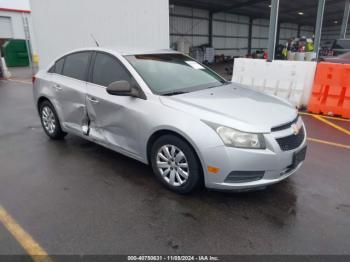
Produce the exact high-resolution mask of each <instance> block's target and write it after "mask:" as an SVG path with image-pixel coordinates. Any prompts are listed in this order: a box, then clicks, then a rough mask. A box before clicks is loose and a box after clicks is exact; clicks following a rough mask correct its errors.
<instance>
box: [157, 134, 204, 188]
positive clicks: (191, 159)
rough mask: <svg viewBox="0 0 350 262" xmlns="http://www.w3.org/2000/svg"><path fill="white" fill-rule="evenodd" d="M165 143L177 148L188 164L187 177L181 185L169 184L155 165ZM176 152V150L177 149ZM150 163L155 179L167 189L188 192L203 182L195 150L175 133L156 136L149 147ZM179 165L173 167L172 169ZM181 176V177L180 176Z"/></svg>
mask: <svg viewBox="0 0 350 262" xmlns="http://www.w3.org/2000/svg"><path fill="white" fill-rule="evenodd" d="M166 145H173V146H175V147H176V148H177V149H179V150H181V151H182V153H183V154H184V155H185V158H186V159H185V161H186V162H187V164H188V169H187V171H188V177H187V180H186V181H185V182H184V184H182V185H177V186H175V185H171V184H170V183H169V182H167V181H166V179H165V178H164V177H163V176H162V174H161V171H160V170H159V168H158V166H157V155H158V152H159V150H160V149H161V148H162V147H163V146H166ZM177 152H178V151H177ZM151 164H152V169H153V172H154V174H155V175H156V177H157V179H158V180H159V181H160V182H161V183H162V184H163V185H164V186H165V187H167V188H168V189H170V190H172V191H174V192H176V193H180V194H189V193H191V192H193V191H195V189H198V188H199V187H200V186H201V185H202V182H203V175H202V169H201V165H200V163H199V160H198V157H197V154H196V152H195V151H194V150H193V149H192V147H191V146H190V145H189V144H188V143H187V142H186V141H185V140H183V139H181V138H180V137H177V136H175V135H164V136H162V137H160V138H158V139H157V140H156V141H155V142H154V144H153V145H152V148H151ZM175 168H176V169H177V168H180V167H174V169H175ZM182 178H183V177H182Z"/></svg>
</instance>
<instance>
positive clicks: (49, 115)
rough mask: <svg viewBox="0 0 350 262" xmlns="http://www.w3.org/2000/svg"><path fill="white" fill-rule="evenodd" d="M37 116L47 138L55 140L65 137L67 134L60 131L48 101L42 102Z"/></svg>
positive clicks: (54, 112)
mask: <svg viewBox="0 0 350 262" xmlns="http://www.w3.org/2000/svg"><path fill="white" fill-rule="evenodd" d="M39 114H40V119H41V125H42V126H43V128H44V131H45V133H46V134H47V135H48V137H50V138H51V139H56V140H57V139H62V138H64V137H65V136H66V135H67V133H65V132H63V131H62V129H61V125H60V121H59V119H58V117H57V113H56V110H55V108H54V107H53V105H52V104H51V103H50V102H49V101H44V102H42V103H41V104H40V107H39Z"/></svg>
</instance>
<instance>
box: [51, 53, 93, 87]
mask: <svg viewBox="0 0 350 262" xmlns="http://www.w3.org/2000/svg"><path fill="white" fill-rule="evenodd" d="M94 52H95V51H93V50H81V51H76V52H72V53H69V54H66V55H64V56H62V57H60V58H58V59H56V60H55V62H54V64H53V66H51V67H50V68H49V70H48V71H47V73H50V74H56V75H59V76H63V77H67V78H69V79H74V80H77V81H83V82H87V80H88V77H89V69H90V66H91V62H92V56H93V54H94ZM79 53H89V60H88V64H87V67H86V69H85V72H84V79H83V80H81V79H77V78H74V77H71V76H66V75H64V74H63V70H64V67H65V65H66V59H67V57H68V56H70V55H74V54H79ZM61 59H64V61H63V66H62V70H61V73H60V74H58V73H56V72H50V70H51V69H53V68H56V63H57V62H58V61H59V60H61Z"/></svg>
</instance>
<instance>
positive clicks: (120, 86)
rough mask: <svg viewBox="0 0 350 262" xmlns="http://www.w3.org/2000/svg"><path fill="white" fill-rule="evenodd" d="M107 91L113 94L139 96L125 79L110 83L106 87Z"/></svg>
mask: <svg viewBox="0 0 350 262" xmlns="http://www.w3.org/2000/svg"><path fill="white" fill-rule="evenodd" d="M107 93H108V94H110V95H114V96H133V97H139V91H138V90H137V89H135V88H133V87H131V85H130V83H129V82H128V81H125V80H121V81H115V82H112V83H110V84H109V86H108V87H107Z"/></svg>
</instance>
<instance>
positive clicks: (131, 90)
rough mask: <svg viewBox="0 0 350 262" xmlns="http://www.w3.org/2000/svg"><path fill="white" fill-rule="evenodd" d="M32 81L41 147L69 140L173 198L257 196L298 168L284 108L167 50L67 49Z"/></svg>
mask: <svg viewBox="0 0 350 262" xmlns="http://www.w3.org/2000/svg"><path fill="white" fill-rule="evenodd" d="M33 81H34V85H33V91H34V99H35V103H36V105H37V109H38V112H39V115H40V118H41V122H42V125H43V128H44V131H45V132H46V134H47V135H48V136H49V137H50V138H52V139H62V138H63V137H64V136H65V135H66V134H67V133H71V134H75V135H78V136H81V137H83V138H85V139H88V140H90V141H93V142H95V143H98V144H100V145H102V146H105V147H108V148H110V149H112V150H115V151H117V152H119V153H122V154H124V155H127V156H129V157H132V158H134V159H136V160H139V161H141V162H143V163H146V164H150V165H151V166H152V168H153V171H154V173H155V176H156V177H157V178H158V180H159V181H160V182H161V183H162V184H163V185H165V186H166V187H168V188H169V189H171V190H173V191H176V192H178V193H183V194H184V193H189V192H192V191H193V190H195V189H196V188H198V187H200V186H201V185H203V184H204V185H205V186H206V187H207V188H213V189H220V190H247V189H253V188H262V187H265V186H267V185H270V184H274V183H277V182H279V181H281V180H283V179H285V178H287V177H289V176H290V175H292V174H293V173H295V172H296V171H297V170H298V169H299V168H300V166H301V165H302V163H303V161H304V159H305V155H306V130H305V127H304V124H303V122H302V120H301V118H300V117H298V113H297V111H296V109H295V108H293V107H292V106H291V105H290V104H288V102H285V101H283V100H282V99H279V98H277V97H273V96H268V95H265V94H262V93H258V92H254V91H252V90H250V89H248V88H246V87H244V86H241V85H238V84H234V83H231V82H228V81H226V80H224V79H223V78H222V77H220V76H219V75H217V74H216V73H215V72H213V71H212V70H210V69H208V68H207V67H205V66H204V65H202V64H200V63H198V62H196V61H195V60H193V59H192V58H190V57H188V56H185V55H183V54H181V53H178V52H175V51H171V50H157V51H128V52H118V51H117V50H114V49H104V48H85V49H80V50H75V51H73V52H70V53H67V54H65V55H64V56H62V57H60V58H58V59H56V60H55V61H54V62H53V63H52V64H51V65H50V66H49V67H48V68H47V69H45V70H41V71H39V73H38V74H37V75H36V76H35V77H34V78H33Z"/></svg>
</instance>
